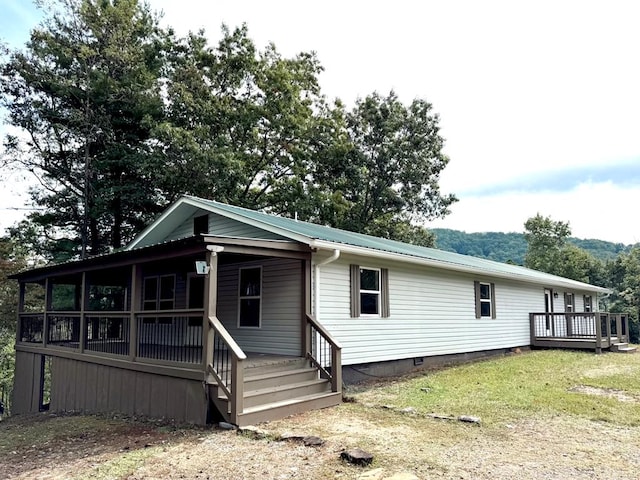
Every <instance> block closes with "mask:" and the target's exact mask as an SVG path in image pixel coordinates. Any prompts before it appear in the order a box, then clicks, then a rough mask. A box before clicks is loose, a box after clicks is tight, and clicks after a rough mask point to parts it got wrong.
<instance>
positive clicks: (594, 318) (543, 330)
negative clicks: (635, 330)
mask: <svg viewBox="0 0 640 480" xmlns="http://www.w3.org/2000/svg"><path fill="white" fill-rule="evenodd" d="M529 320H530V327H531V344H532V345H534V346H535V345H536V341H540V340H543V341H553V340H557V341H558V342H561V341H563V340H568V341H578V340H585V341H591V342H593V348H595V349H596V351H599V350H600V349H601V348H603V347H604V348H606V347H610V346H611V345H612V344H613V343H615V342H621V343H624V342H628V341H629V335H628V332H629V318H628V315H627V314H625V313H608V312H562V313H553V312H551V313H549V312H542V313H530V314H529Z"/></svg>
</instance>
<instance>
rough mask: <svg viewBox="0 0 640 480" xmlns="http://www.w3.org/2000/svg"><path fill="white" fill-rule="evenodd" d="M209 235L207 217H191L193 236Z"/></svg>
mask: <svg viewBox="0 0 640 480" xmlns="http://www.w3.org/2000/svg"><path fill="white" fill-rule="evenodd" d="M202 233H209V215H200V216H199V217H193V234H194V235H200V234H202Z"/></svg>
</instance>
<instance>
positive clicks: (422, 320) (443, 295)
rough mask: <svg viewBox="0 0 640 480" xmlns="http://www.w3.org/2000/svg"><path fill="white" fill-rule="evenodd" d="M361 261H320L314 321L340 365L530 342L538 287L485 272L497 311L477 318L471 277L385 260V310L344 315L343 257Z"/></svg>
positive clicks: (540, 298)
mask: <svg viewBox="0 0 640 480" xmlns="http://www.w3.org/2000/svg"><path fill="white" fill-rule="evenodd" d="M364 263H365V260H364V259H363V258H357V257H351V258H349V256H346V255H345V256H344V257H341V258H340V260H338V261H337V262H334V263H330V264H328V265H326V266H323V267H321V268H322V275H321V276H320V290H321V295H320V298H321V300H320V312H321V318H320V319H319V320H320V322H321V323H322V324H323V325H324V326H325V327H326V328H327V329H328V330H329V331H330V332H331V333H332V334H333V335H335V337H336V339H337V340H338V341H339V342H340V343H341V344H342V347H343V349H342V360H343V364H344V365H350V364H359V363H368V362H379V361H387V360H396V359H403V358H412V357H422V356H432V355H446V354H455V353H465V352H474V351H482V350H492V349H499V348H512V347H517V346H522V345H529V344H530V333H529V313H530V312H541V311H544V288H543V287H542V286H540V285H530V284H526V283H520V282H517V283H516V282H509V281H507V280H502V279H498V278H490V277H488V278H487V279H486V280H487V282H491V283H494V284H495V304H496V318H495V319H491V318H481V319H476V316H475V298H474V288H473V287H474V280H475V279H476V278H477V276H474V275H466V274H462V273H455V272H448V271H443V270H437V269H430V268H427V267H417V266H411V265H407V264H402V263H392V262H385V263H383V264H380V267H381V268H388V270H389V295H390V303H391V305H392V306H393V307H392V309H391V314H390V317H389V318H384V319H382V318H367V321H366V322H362V321H357V320H355V319H351V318H350V295H349V293H350V288H349V264H364ZM368 263H371V261H370V260H369V262H368ZM576 298H582V297H581V295H580V296H579V295H577V294H576ZM556 311H563V308H559V309H557V310H556Z"/></svg>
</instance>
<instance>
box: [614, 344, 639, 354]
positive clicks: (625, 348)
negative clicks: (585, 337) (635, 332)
mask: <svg viewBox="0 0 640 480" xmlns="http://www.w3.org/2000/svg"><path fill="white" fill-rule="evenodd" d="M609 350H610V351H612V352H617V353H635V352H636V350H637V348H636V347H630V346H629V344H628V343H623V342H619V343H613V344H611V347H610V348H609Z"/></svg>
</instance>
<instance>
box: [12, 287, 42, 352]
mask: <svg viewBox="0 0 640 480" xmlns="http://www.w3.org/2000/svg"><path fill="white" fill-rule="evenodd" d="M25 287H26V286H25V284H24V283H22V282H20V284H19V286H18V289H19V290H18V291H19V293H18V318H16V343H18V342H19V341H21V340H22V338H20V332H22V325H21V317H20V314H21V313H22V312H24V293H25ZM42 321H44V318H43V320H42ZM43 327H44V325H43Z"/></svg>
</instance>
